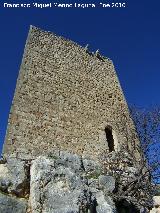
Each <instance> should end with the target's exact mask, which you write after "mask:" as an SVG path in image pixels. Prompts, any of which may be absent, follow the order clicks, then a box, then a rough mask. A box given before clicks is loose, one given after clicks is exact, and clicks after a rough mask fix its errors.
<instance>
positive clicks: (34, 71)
mask: <svg viewBox="0 0 160 213" xmlns="http://www.w3.org/2000/svg"><path fill="white" fill-rule="evenodd" d="M138 143H139V142H138V139H137V135H136V131H135V128H134V125H133V122H132V119H131V118H130V115H129V111H128V107H127V103H126V101H125V98H124V96H123V92H122V89H121V87H120V84H119V81H118V78H117V75H116V73H115V70H114V66H113V63H112V61H111V60H110V59H108V58H105V57H103V56H101V55H100V54H99V53H98V52H96V53H90V52H89V50H88V49H87V48H84V47H81V46H79V45H78V44H76V43H74V42H72V41H70V40H67V39H65V38H62V37H59V36H56V35H54V34H53V33H50V32H45V31H43V30H40V29H38V28H36V27H33V26H31V28H30V31H29V35H28V39H27V42H26V46H25V51H24V55H23V60H22V64H21V67H20V73H19V77H18V80H17V86H16V90H15V95H14V99H13V104H12V107H11V112H10V116H9V122H8V128H7V133H6V139H5V144H4V147H3V155H4V156H7V155H15V156H18V157H20V158H22V157H23V158H34V157H35V156H38V155H47V154H49V153H54V152H55V151H57V150H67V151H69V152H73V153H77V154H80V155H85V156H89V157H91V158H97V157H98V156H99V155H102V154H103V153H104V152H108V153H109V152H112V151H115V152H120V151H121V150H122V149H124V147H127V148H129V150H133V149H135V147H136V146H137V145H138Z"/></svg>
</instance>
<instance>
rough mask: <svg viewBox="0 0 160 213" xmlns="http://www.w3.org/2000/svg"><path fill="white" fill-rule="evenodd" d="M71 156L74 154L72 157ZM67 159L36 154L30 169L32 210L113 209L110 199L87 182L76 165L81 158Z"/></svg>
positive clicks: (58, 212)
mask: <svg viewBox="0 0 160 213" xmlns="http://www.w3.org/2000/svg"><path fill="white" fill-rule="evenodd" d="M74 158H76V156H73V159H74ZM66 159H68V157H64V158H61V159H60V160H59V159H50V158H47V157H39V158H37V159H36V160H34V161H33V162H32V165H31V171H30V175H31V183H30V187H31V188H30V205H31V210H32V212H33V213H46V212H47V213H79V212H88V213H89V212H98V213H103V212H106V211H108V212H115V206H114V203H113V201H112V199H111V198H109V197H106V196H105V195H104V194H103V192H102V191H100V190H98V189H97V188H96V186H95V188H94V185H93V184H92V187H91V185H89V184H88V183H89V182H90V181H89V180H88V181H87V179H86V177H85V173H84V171H83V170H82V171H81V169H80V170H79V168H80V167H77V165H78V163H77V162H79V163H80V161H79V160H78V159H77V158H76V159H77V161H76V162H75V164H71V161H70V162H69V161H68V160H67V161H66ZM69 159H72V158H69ZM61 160H62V161H61ZM56 161H57V162H56ZM60 161H61V163H60ZM79 166H80V165H79ZM77 169H78V170H79V172H77ZM80 171H81V172H80ZM95 181H96V182H97V181H98V180H95Z"/></svg>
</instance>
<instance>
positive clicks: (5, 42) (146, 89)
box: [0, 0, 160, 149]
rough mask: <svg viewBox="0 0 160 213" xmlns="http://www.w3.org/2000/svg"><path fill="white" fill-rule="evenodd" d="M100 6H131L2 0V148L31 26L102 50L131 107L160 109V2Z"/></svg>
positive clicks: (141, 0)
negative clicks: (13, 5) (10, 5)
mask: <svg viewBox="0 0 160 213" xmlns="http://www.w3.org/2000/svg"><path fill="white" fill-rule="evenodd" d="M32 1H33V0H30V1H25V3H27V2H28V3H32ZM12 2H13V1H12ZM39 2H40V1H39ZM42 2H52V3H53V2H59V3H73V2H77V3H80V2H81V3H82V2H83V3H84V2H85V3H97V4H98V3H99V2H100V1H99V0H98V1H91V0H89V1H87V2H86V1H81V0H77V1H76V0H75V1H73V0H70V1H66V0H64V1H62V0H59V1H55V0H51V1H44V0H42V1H41V3H42ZM101 2H104V3H107V2H126V8H99V7H96V8H85V9H82V8H46V9H38V8H33V9H32V8H27V9H25V8H3V0H1V2H0V149H1V147H2V144H3V141H4V136H5V131H6V125H7V120H8V115H9V110H10V106H11V102H12V98H13V94H14V89H15V85H16V79H17V76H18V72H19V67H20V64H21V59H22V54H23V49H24V45H25V41H26V37H27V33H28V30H29V25H34V26H37V27H40V28H42V29H44V30H49V31H53V32H54V33H56V34H57V35H61V36H64V37H66V38H69V39H71V40H73V41H76V42H77V43H79V44H80V45H83V46H85V45H86V44H90V49H91V50H93V51H95V50H97V49H99V50H100V52H101V53H102V54H103V55H105V56H107V57H109V58H111V59H112V60H113V62H114V65H115V68H116V71H117V74H118V76H119V79H120V82H121V86H122V88H123V91H124V94H125V96H126V99H127V101H128V103H131V104H136V105H138V106H142V107H146V106H149V105H160V95H159V91H160V70H159V67H160V13H159V8H160V1H159V0H152V1H149V0H134V1H133V0H126V1H120V0H118V1H114V0H113V1H107V0H106V1H104V0H102V1H101ZM14 3H24V2H22V1H20V0H19V1H16V2H15V1H14Z"/></svg>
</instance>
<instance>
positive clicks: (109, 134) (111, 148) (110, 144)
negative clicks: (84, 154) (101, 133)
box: [105, 127, 115, 152]
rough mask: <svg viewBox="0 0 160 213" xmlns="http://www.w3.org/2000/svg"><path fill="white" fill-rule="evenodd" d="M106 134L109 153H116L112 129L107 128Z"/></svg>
mask: <svg viewBox="0 0 160 213" xmlns="http://www.w3.org/2000/svg"><path fill="white" fill-rule="evenodd" d="M105 133H106V139H107V143H108V148H109V152H112V151H115V149H114V139H113V135H112V128H110V127H106V128H105Z"/></svg>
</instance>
